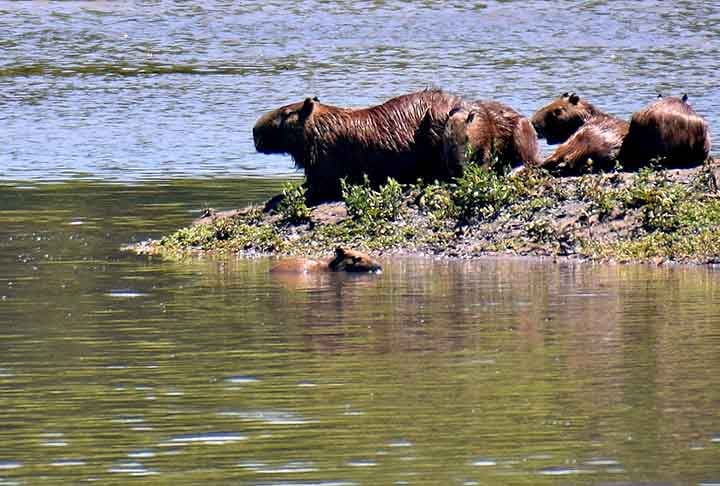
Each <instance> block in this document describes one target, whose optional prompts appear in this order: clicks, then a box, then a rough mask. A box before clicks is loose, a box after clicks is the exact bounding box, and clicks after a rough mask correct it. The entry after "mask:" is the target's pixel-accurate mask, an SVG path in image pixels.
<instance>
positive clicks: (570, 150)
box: [542, 115, 629, 176]
mask: <svg viewBox="0 0 720 486" xmlns="http://www.w3.org/2000/svg"><path fill="white" fill-rule="evenodd" d="M628 126H629V124H628V122H626V121H624V120H620V119H618V118H615V117H613V116H607V115H596V116H594V117H592V118H590V119H589V120H588V121H587V122H585V124H584V125H583V126H582V127H580V129H579V130H578V131H576V132H575V133H574V134H573V135H572V136H571V137H570V138H569V139H567V140H566V141H565V142H564V143H563V144H561V145H560V146H559V147H558V148H557V149H556V150H555V152H553V154H552V155H550V156H549V157H547V158H546V159H545V160H544V161H543V163H542V167H543V168H545V169H547V170H548V171H550V172H551V173H553V174H556V175H561V176H562V175H579V174H584V173H588V172H597V171H601V170H610V169H612V168H613V167H614V165H615V161H616V160H617V158H618V153H619V152H620V146H621V145H622V142H623V139H624V138H625V135H626V134H627V132H628Z"/></svg>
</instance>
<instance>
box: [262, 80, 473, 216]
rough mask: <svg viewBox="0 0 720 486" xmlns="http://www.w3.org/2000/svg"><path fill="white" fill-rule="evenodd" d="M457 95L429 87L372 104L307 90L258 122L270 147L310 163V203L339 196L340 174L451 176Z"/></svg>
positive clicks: (409, 178)
mask: <svg viewBox="0 0 720 486" xmlns="http://www.w3.org/2000/svg"><path fill="white" fill-rule="evenodd" d="M459 103H462V100H461V99H460V98H458V97H457V96H453V95H450V94H447V93H444V92H443V91H440V90H423V91H418V92H415V93H410V94H407V95H403V96H398V97H396V98H392V99H390V100H388V101H386V102H385V103H383V104H381V105H376V106H371V107H369V108H358V109H351V108H340V107H335V106H330V105H326V104H323V103H320V102H319V101H318V100H317V99H313V98H308V99H306V100H305V101H302V102H299V103H293V104H290V105H286V106H283V107H281V108H278V109H276V110H273V111H270V112H268V113H266V114H265V115H263V116H261V117H260V118H259V119H258V121H257V123H256V124H255V126H254V128H253V137H254V139H255V147H256V148H257V150H258V151H260V152H263V153H288V154H290V155H291V156H292V157H293V160H294V161H295V164H296V166H297V167H299V168H302V169H304V171H305V177H306V186H307V199H308V202H310V203H311V204H315V203H318V202H322V201H328V200H337V199H339V198H340V196H341V190H340V179H342V178H345V179H346V180H347V182H349V183H362V181H363V177H364V175H367V176H368V178H369V180H370V183H371V184H372V185H374V186H378V185H381V184H384V183H385V182H386V181H387V179H388V178H389V177H392V178H394V179H396V180H397V181H398V182H401V183H413V182H415V181H417V179H418V178H422V179H425V180H434V179H447V178H448V177H447V174H444V173H443V172H442V171H441V169H442V167H441V164H440V163H439V160H440V158H441V155H442V146H441V142H440V140H441V136H442V129H443V127H444V125H445V121H446V120H447V117H448V113H449V112H450V110H451V109H452V108H453V106H456V105H458V104H459Z"/></svg>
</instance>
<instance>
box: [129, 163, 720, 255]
mask: <svg viewBox="0 0 720 486" xmlns="http://www.w3.org/2000/svg"><path fill="white" fill-rule="evenodd" d="M282 194H283V196H284V198H283V201H282V203H281V204H280V205H279V206H278V209H277V211H276V212H275V213H272V212H271V213H263V212H262V210H261V209H260V208H255V209H252V210H248V211H242V212H239V213H238V214H235V215H233V216H230V217H225V218H212V219H211V220H209V222H207V223H204V224H199V225H195V226H190V227H188V228H183V229H180V230H178V231H176V232H175V233H173V234H171V235H169V236H166V237H165V238H163V239H161V240H159V241H156V242H150V243H149V244H145V245H144V246H143V247H142V251H146V252H150V253H159V254H166V255H177V254H184V253H186V252H188V251H232V252H240V253H288V254H301V255H319V254H327V253H329V252H331V251H332V249H333V248H334V247H336V246H337V245H340V244H343V245H350V246H353V247H355V248H359V249H365V250H374V251H387V250H390V249H396V250H401V251H406V252H410V253H431V254H445V255H460V256H471V255H478V254H483V253H486V252H511V253H514V254H531V255H568V256H576V257H579V258H592V259H615V260H620V261H658V260H662V261H664V260H673V261H685V262H687V261H715V259H720V236H718V235H720V198H718V197H717V189H716V187H715V182H714V178H713V177H712V171H711V170H710V168H709V167H704V168H699V169H689V170H686V171H672V172H670V171H658V170H653V169H644V170H642V171H640V172H638V173H635V174H631V173H614V174H599V175H586V176H582V177H568V178H554V177H551V176H549V175H548V174H547V173H545V172H543V171H539V170H534V169H525V170H523V171H520V172H516V173H513V174H510V175H498V174H497V173H496V172H494V171H490V170H487V169H484V168H482V167H479V166H477V165H470V166H468V167H467V168H466V169H465V172H464V175H463V176H462V177H460V178H458V179H456V180H454V181H452V182H450V183H438V182H435V183H431V184H425V183H422V182H418V183H416V184H411V185H402V184H399V183H398V182H397V181H395V180H392V179H390V180H388V182H387V183H386V184H385V185H383V186H381V187H377V188H376V187H374V186H373V185H371V183H370V181H369V180H368V179H367V178H365V180H364V182H363V183H362V184H359V185H351V184H348V183H346V181H342V194H343V201H342V202H339V203H335V204H331V205H321V206H319V207H316V208H309V207H308V206H307V205H306V203H305V188H304V187H303V186H301V185H298V184H286V185H285V186H284V187H283V190H282ZM328 207H332V208H335V209H334V210H333V211H334V214H335V215H336V216H334V217H333V218H328V217H327V215H326V213H325V212H326V209H327V208H328ZM338 214H339V216H337V215H338Z"/></svg>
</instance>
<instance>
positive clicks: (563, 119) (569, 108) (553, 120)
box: [531, 93, 609, 145]
mask: <svg viewBox="0 0 720 486" xmlns="http://www.w3.org/2000/svg"><path fill="white" fill-rule="evenodd" d="M596 115H606V116H609V115H607V114H606V113H603V112H602V111H600V110H598V109H597V108H595V107H594V106H593V105H592V103H590V102H588V101H586V100H583V99H580V97H579V96H578V95H577V94H575V93H563V94H562V95H560V97H558V98H557V99H555V100H554V101H553V102H552V103H550V104H549V105H546V106H543V107H542V108H540V109H539V110H538V111H537V112H535V114H534V115H533V116H532V119H531V121H532V124H533V127H535V131H536V132H537V135H538V137H540V138H545V139H546V140H547V143H549V144H551V145H554V144H558V143H563V142H564V141H566V140H567V139H568V138H570V137H571V136H572V134H573V133H575V132H576V131H578V129H579V128H580V127H581V126H583V125H584V124H585V123H586V122H587V121H588V120H590V119H591V118H592V117H594V116H596Z"/></svg>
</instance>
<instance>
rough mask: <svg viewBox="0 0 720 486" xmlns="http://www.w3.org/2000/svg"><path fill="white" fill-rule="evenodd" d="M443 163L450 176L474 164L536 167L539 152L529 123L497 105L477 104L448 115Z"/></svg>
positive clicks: (488, 102)
mask: <svg viewBox="0 0 720 486" xmlns="http://www.w3.org/2000/svg"><path fill="white" fill-rule="evenodd" d="M443 160H444V162H445V164H446V167H447V171H448V173H449V174H450V175H451V176H455V177H457V176H460V175H462V170H463V168H464V167H465V166H466V165H467V164H468V163H469V162H474V163H476V164H478V165H481V166H484V167H490V165H491V164H492V163H493V162H494V161H497V162H500V163H503V164H509V165H510V166H511V167H516V166H520V165H523V164H524V165H538V164H539V163H540V150H539V148H538V139H537V134H536V133H535V129H534V128H533V126H532V124H531V123H530V120H528V119H527V118H525V117H524V116H522V115H521V114H520V113H518V112H517V111H515V110H513V109H512V108H510V107H509V106H507V105H504V104H502V103H499V102H497V101H476V102H473V103H470V104H467V105H465V106H463V107H458V108H455V109H453V110H452V111H451V112H450V117H449V118H448V121H447V123H446V125H445V130H444V134H443Z"/></svg>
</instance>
